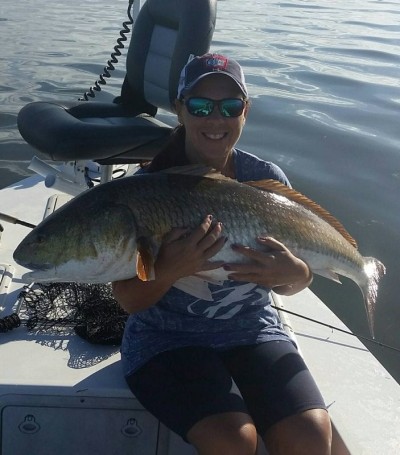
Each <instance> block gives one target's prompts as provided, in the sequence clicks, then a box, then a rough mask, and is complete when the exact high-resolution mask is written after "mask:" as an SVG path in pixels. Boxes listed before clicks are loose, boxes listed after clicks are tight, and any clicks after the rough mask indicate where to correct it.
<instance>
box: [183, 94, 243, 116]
mask: <svg viewBox="0 0 400 455" xmlns="http://www.w3.org/2000/svg"><path fill="white" fill-rule="evenodd" d="M215 104H217V105H218V108H219V111H220V113H221V115H222V116H223V117H239V115H241V114H242V112H243V109H244V107H245V105H246V102H245V101H244V100H242V99H240V98H226V99H224V100H221V101H214V100H210V99H208V98H189V99H187V100H185V105H186V109H187V110H188V112H189V114H191V115H194V116H196V117H207V116H208V115H210V114H211V113H212V111H213V110H214V106H215Z"/></svg>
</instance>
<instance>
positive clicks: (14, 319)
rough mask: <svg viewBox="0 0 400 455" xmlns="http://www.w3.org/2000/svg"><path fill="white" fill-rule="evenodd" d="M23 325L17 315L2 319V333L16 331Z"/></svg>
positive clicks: (0, 322) (0, 320)
mask: <svg viewBox="0 0 400 455" xmlns="http://www.w3.org/2000/svg"><path fill="white" fill-rule="evenodd" d="M20 325H21V319H20V318H19V316H18V314H17V313H13V314H10V316H5V317H4V318H0V333H5V332H9V331H10V330H13V329H16V328H17V327H19V326H20Z"/></svg>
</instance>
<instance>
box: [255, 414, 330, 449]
mask: <svg viewBox="0 0 400 455" xmlns="http://www.w3.org/2000/svg"><path fill="white" fill-rule="evenodd" d="M264 442H265V445H266V446H267V448H268V451H269V453H270V454H271V455H330V453H331V445H332V428H331V420H330V417H329V414H328V412H327V411H325V410H324V409H310V410H308V411H304V412H302V413H300V414H297V415H294V416H291V417H288V418H286V419H284V420H282V421H280V422H278V423H277V424H275V425H274V426H272V427H271V428H270V429H269V430H268V431H267V433H266V435H265V438H264Z"/></svg>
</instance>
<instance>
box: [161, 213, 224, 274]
mask: <svg viewBox="0 0 400 455" xmlns="http://www.w3.org/2000/svg"><path fill="white" fill-rule="evenodd" d="M221 233H222V224H221V223H219V222H217V223H215V224H214V225H212V217H211V215H209V216H207V217H206V218H205V220H204V221H203V222H202V223H201V224H200V226H198V227H197V228H196V229H194V230H193V231H189V229H181V228H174V229H172V230H171V231H170V232H169V233H168V234H167V235H166V236H165V238H164V239H163V243H162V245H161V247H160V251H159V252H158V255H157V260H156V263H155V276H156V280H157V277H160V276H163V277H170V279H171V280H172V282H173V283H174V282H175V281H176V280H178V279H179V278H183V277H185V276H190V275H194V274H195V273H197V272H202V271H205V270H213V269H217V268H219V267H222V266H223V264H224V262H223V261H210V259H211V258H212V257H213V256H214V255H215V254H217V253H218V251H219V250H220V249H221V248H222V247H223V246H224V244H225V241H226V238H225V237H223V236H221Z"/></svg>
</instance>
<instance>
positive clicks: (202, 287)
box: [173, 275, 213, 302]
mask: <svg viewBox="0 0 400 455" xmlns="http://www.w3.org/2000/svg"><path fill="white" fill-rule="evenodd" d="M173 286H174V287H175V288H177V289H179V290H180V291H183V292H186V294H190V295H193V296H194V297H197V298H198V299H202V300H208V301H209V302H211V301H212V300H213V298H212V294H211V291H210V289H209V287H208V282H207V281H206V280H203V279H202V278H200V277H197V276H194V275H192V276H187V277H184V278H180V279H179V280H177V281H175V283H174V284H173Z"/></svg>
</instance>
